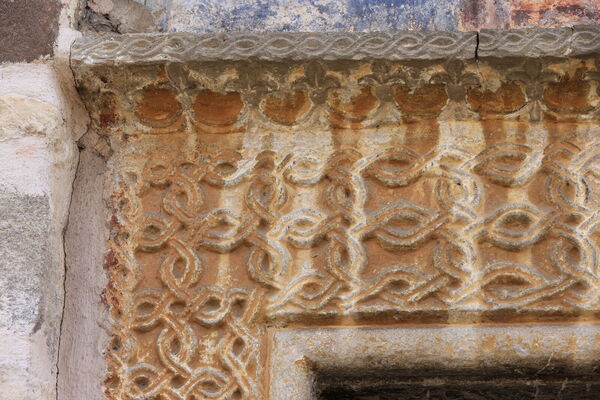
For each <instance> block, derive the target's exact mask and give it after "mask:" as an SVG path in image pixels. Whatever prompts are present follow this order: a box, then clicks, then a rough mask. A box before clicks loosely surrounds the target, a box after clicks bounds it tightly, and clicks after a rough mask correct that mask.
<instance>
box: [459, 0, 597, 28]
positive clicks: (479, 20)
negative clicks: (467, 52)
mask: <svg viewBox="0 0 600 400" xmlns="http://www.w3.org/2000/svg"><path fill="white" fill-rule="evenodd" d="M458 8H459V18H458V21H459V26H458V29H459V30H466V31H470V30H480V29H520V28H558V27H566V26H573V25H578V24H597V23H598V22H600V4H598V2H596V1H594V0H560V1H553V0H503V1H497V0H461V2H460V5H459V7H458Z"/></svg>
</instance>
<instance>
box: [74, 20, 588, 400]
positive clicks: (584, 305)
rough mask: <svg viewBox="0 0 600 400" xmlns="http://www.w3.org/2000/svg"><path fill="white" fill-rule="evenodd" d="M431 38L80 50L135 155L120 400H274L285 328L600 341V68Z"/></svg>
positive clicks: (85, 86)
mask: <svg viewBox="0 0 600 400" xmlns="http://www.w3.org/2000/svg"><path fill="white" fill-rule="evenodd" d="M561 32H562V31H561ZM568 32H570V33H571V34H573V33H572V31H571V30H568ZM507 34H512V33H507ZM553 34H554V33H553ZM407 35H408V34H398V35H387V36H386V35H383V34H376V35H371V36H369V35H338V36H335V35H331V36H330V37H327V36H324V35H279V34H273V35H266V36H260V35H258V36H254V35H251V36H248V37H244V36H241V35H228V36H219V35H214V36H202V37H201V38H202V39H201V40H200V39H199V41H198V42H197V47H194V46H195V45H194V44H193V43H192V42H193V41H190V40H187V39H189V38H190V37H189V36H185V37H184V36H182V37H181V38H180V39H181V40H180V39H177V38H178V37H179V36H176V35H170V36H140V35H134V36H132V37H128V36H124V37H121V38H115V39H85V40H84V41H82V42H80V43H79V44H78V46H79V47H77V48H76V54H75V58H74V60H73V65H74V68H75V74H76V78H77V81H78V85H79V88H80V92H81V94H82V96H83V98H84V99H85V101H86V104H87V106H88V109H89V110H90V112H91V114H92V116H93V119H94V122H93V123H94V126H95V128H96V129H97V130H98V131H99V133H101V135H102V140H103V141H104V143H105V145H104V147H102V146H100V145H99V148H100V150H101V152H103V153H104V154H109V153H110V154H112V155H111V157H110V165H111V175H110V176H109V177H108V178H109V182H110V188H111V193H112V197H111V202H112V209H113V216H112V218H111V221H110V222H111V226H112V228H113V234H112V237H111V242H110V249H111V250H110V252H109V253H108V256H107V262H106V267H107V269H108V272H109V275H110V285H109V287H108V288H107V291H106V293H105V301H106V302H107V303H108V304H109V306H110V310H111V315H112V318H113V319H114V341H113V343H112V344H111V349H110V351H109V353H108V359H109V366H110V369H111V376H110V377H109V378H108V379H107V383H106V385H107V393H108V395H109V397H112V398H115V399H182V400H191V399H204V398H211V399H212V398H214V399H264V398H268V397H267V396H268V394H267V392H268V390H267V388H268V373H267V371H266V369H265V365H266V360H267V357H268V349H269V347H268V343H267V342H268V335H267V330H268V327H270V326H272V327H282V326H288V325H289V324H294V325H300V326H318V325H324V324H328V325H331V324H341V325H354V324H369V323H386V324H387V323H394V322H398V321H410V322H412V323H427V322H438V323H439V322H442V323H466V322H482V321H495V322H511V321H556V320H561V319H562V320H574V319H577V320H593V319H595V318H597V315H598V310H599V306H600V304H599V302H600V271H598V268H599V262H598V257H599V251H600V213H599V212H598V210H599V209H600V140H599V138H600V128H598V124H597V121H598V116H599V111H600V110H599V104H600V97H599V92H598V85H599V82H598V79H597V78H598V68H597V66H598V64H597V62H596V60H595V58H594V55H587V56H581V57H571V58H544V59H532V58H530V57H517V58H514V57H510V58H506V59H503V58H498V59H493V60H492V59H488V60H477V59H475V58H471V59H464V58H465V57H462V56H461V54H462V51H463V50H461V45H460V43H462V42H461V41H465V40H466V41H468V40H471V38H470V37H469V36H464V35H463V36H461V35H458V34H451V35H447V34H439V35H437V36H435V35H433V36H432V35H428V34H423V33H420V34H415V36H414V38H417V39H414V42H410V41H408V39H407V37H408V36H407ZM542 36H543V35H542ZM450 37H452V38H454V39H455V42H454V43H450V42H447V38H450ZM186 38H187V39H186ZM348 38H352V40H353V41H354V42H349V41H348V40H349V39H348ZM382 38H383V39H382ZM432 38H433V39H432ZM178 40H179V41H178ZM186 40H187V41H186ZM313 40H315V41H314V42H312V41H313ZM411 40H413V39H411ZM540 40H541V39H540ZM577 40H579V39H577ZM417 42H418V43H428V44H427V45H426V46H425V47H426V48H425V50H423V51H424V53H418V54H425V56H423V57H421V56H414V57H413V56H411V57H409V58H411V59H410V60H406V59H402V60H399V58H401V57H402V58H404V55H405V53H402V52H406V51H408V50H406V48H407V47H406V46H409V45H410V43H417ZM574 42H576V40H575V39H573V38H571V41H570V42H569V43H571V44H569V45H568V46H572V43H574ZM178 43H179V44H178ZM399 43H405V44H404V45H402V46H401V47H399V48H397V47H396V46H397V45H398V44H399ZM444 43H446V44H444ZM178 46H179V47H178ZM210 46H213V47H211V48H213V49H214V51H213V50H208V49H207V48H208V47H210ZM403 46H404V47H403ZM410 46H412V45H410ZM431 46H438V47H439V46H442V47H444V46H450V47H453V48H454V50H453V51H455V53H448V54H447V55H442V53H440V51H442V50H440V49H437V50H435V51H437V52H438V53H436V54H437V55H439V56H440V57H443V58H447V59H443V60H438V61H435V60H431V58H440V57H437V56H436V57H430V54H429V55H428V54H427V52H428V51H429V49H431V48H432V47H431ZM525 47H526V46H525ZM384 48H394V49H395V50H393V51H392V52H391V53H389V51H388V50H384V51H383V50H381V49H384ZM571 48H572V47H571ZM348 49H349V50H348ZM394 51H396V52H394ZM411 51H412V50H411ZM432 51H433V50H432ZM448 51H450V50H448ZM561 51H563V50H561ZM342 52H345V53H343V54H342ZM453 55H454V56H453ZM138 57H140V58H138ZM143 57H147V59H145V58H143ZM252 57H256V58H252ZM332 58H337V60H333V59H332ZM142 60H147V61H148V62H141V61H142ZM160 60H164V61H160ZM217 60H220V61H217ZM120 61H123V62H124V63H123V64H119V62H120ZM181 61H186V62H181ZM107 149H108V150H107Z"/></svg>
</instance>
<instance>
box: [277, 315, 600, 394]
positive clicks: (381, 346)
mask: <svg viewBox="0 0 600 400" xmlns="http://www.w3.org/2000/svg"><path fill="white" fill-rule="evenodd" d="M599 328H600V327H599V326H598V325H583V326H577V325H570V326H569V325H562V326H560V325H554V326H550V327H539V326H538V327H535V326H511V327H507V326H462V327H456V326H455V327H433V326H430V327H416V326H411V327H394V328H392V327H387V328H381V327H379V328H330V329H327V328H314V329H310V330H309V329H295V330H294V329H293V330H281V331H276V332H274V334H273V336H272V339H271V340H272V351H271V357H270V360H269V362H270V366H271V371H272V372H271V376H270V380H269V383H270V398H272V399H278V400H287V399H289V400H311V399H316V398H317V393H315V391H316V390H317V389H320V388H321V389H322V388H323V387H327V386H337V387H344V388H346V389H347V390H349V389H350V390H349V391H351V388H353V387H360V385H364V384H371V385H375V386H377V385H380V386H381V385H383V387H386V386H387V387H390V386H391V387H394V384H395V383H397V382H396V381H400V382H398V383H404V386H405V387H407V388H408V387H411V386H419V385H422V386H423V387H424V390H423V393H422V395H423V396H425V397H420V396H419V397H416V396H415V393H414V392H412V393H410V394H412V395H413V396H415V397H410V398H427V397H426V396H427V395H428V392H429V395H431V396H433V395H435V394H438V393H439V394H440V395H442V394H443V393H444V389H450V388H451V387H452V382H453V381H454V382H455V384H456V383H463V386H462V387H460V386H459V385H457V386H459V387H458V388H456V389H458V390H456V389H455V391H452V390H451V389H450V393H447V394H448V397H441V398H444V399H445V398H448V399H457V400H458V399H465V398H467V399H468V398H475V399H477V398H483V397H480V396H481V394H479V395H478V393H477V391H476V390H474V391H473V392H470V391H469V389H472V388H473V387H475V388H476V387H477V386H476V384H475V382H477V381H479V383H481V381H482V380H483V379H485V377H487V379H489V380H491V381H494V382H495V383H496V385H498V386H499V387H500V388H502V386H504V385H506V386H508V387H510V386H509V385H511V384H513V385H515V383H518V380H517V382H515V380H514V378H513V381H512V382H511V378H512V377H513V376H514V375H515V371H518V372H517V374H516V375H517V376H520V377H527V376H535V377H536V382H529V383H528V384H527V385H525V386H528V388H529V390H527V391H526V392H525V391H524V392H525V393H521V396H519V395H518V392H516V391H510V392H508V393H506V392H505V393H504V395H505V396H508V397H496V396H497V395H498V388H496V390H493V391H492V392H491V394H492V397H489V398H514V399H534V398H535V394H536V393H538V391H539V390H536V386H538V385H539V386H541V387H543V383H542V382H547V381H552V377H553V375H555V374H557V373H558V374H560V376H561V377H562V378H563V379H562V382H559V384H558V385H557V386H558V389H559V391H560V392H562V393H563V395H564V396H565V398H569V399H584V398H585V399H593V398H594V397H593V396H594V395H595V393H594V392H588V391H586V389H585V387H586V385H588V387H591V386H592V385H593V386H594V387H597V386H598V384H599V383H600V381H599V380H598V377H597V375H596V374H594V372H595V371H594V368H595V364H596V362H597V359H596V358H595V357H596V355H597V354H598V352H599V351H600V349H599V348H598V340H597V339H598V337H599V336H598V332H599ZM565 338H568V339H567V340H565ZM445 374H447V376H445ZM590 375H591V376H590ZM402 378H404V380H405V381H404V382H402ZM578 378H579V379H581V378H583V383H582V382H577V381H578ZM472 381H475V382H472ZM398 383H397V384H398ZM448 383H449V384H448ZM560 383H562V390H560V387H561V385H560ZM573 383H575V384H579V385H581V386H582V388H581V389H582V390H581V391H579V392H578V393H579V395H577V394H573V393H572V391H571V390H569V389H568V388H569V387H572V386H573ZM521 385H523V384H521ZM565 389H566V390H565ZM563 391H564V392H563ZM440 392H441V393H440ZM538 394H539V393H538ZM397 395H399V393H398V394H397ZM546 396H547V398H549V399H555V398H560V397H559V396H557V394H556V392H554V393H548V394H546ZM327 398H329V397H327ZM333 398H335V399H337V398H341V399H356V400H358V399H362V398H365V397H359V396H357V397H352V396H349V397H345V396H344V397H342V396H339V397H332V399H333ZM366 398H368V399H374V400H379V399H380V398H379V397H377V396H375V395H374V394H370V396H368V397H366ZM386 398H388V397H382V398H381V399H386ZM390 398H403V397H390ZM407 398H409V397H407ZM486 398H488V397H486Z"/></svg>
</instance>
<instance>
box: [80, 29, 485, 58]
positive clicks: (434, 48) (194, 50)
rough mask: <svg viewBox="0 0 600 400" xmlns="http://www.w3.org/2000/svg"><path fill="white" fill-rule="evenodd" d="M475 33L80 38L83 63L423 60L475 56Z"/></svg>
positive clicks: (148, 35)
mask: <svg viewBox="0 0 600 400" xmlns="http://www.w3.org/2000/svg"><path fill="white" fill-rule="evenodd" d="M476 45H477V35H476V33H474V32H466V33H465V32H422V31H405V32H396V33H219V34H191V33H170V34H131V35H98V36H87V37H84V38H81V39H78V40H77V41H76V42H75V44H74V45H73V55H72V59H73V61H74V62H80V63H85V64H102V63H111V62H117V63H138V62H161V61H179V62H187V61H214V60H233V61H235V60H245V59H249V58H257V59H261V60H304V59H313V58H318V59H324V60H337V59H345V60H362V59H370V58H380V59H388V60H427V59H442V58H459V59H468V58H473V57H474V56H475V48H476Z"/></svg>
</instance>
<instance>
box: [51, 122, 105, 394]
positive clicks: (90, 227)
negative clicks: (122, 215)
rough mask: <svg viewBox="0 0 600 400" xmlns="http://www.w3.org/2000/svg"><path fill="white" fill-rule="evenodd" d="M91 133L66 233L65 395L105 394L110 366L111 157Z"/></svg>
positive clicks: (62, 374) (60, 383) (60, 385)
mask: <svg viewBox="0 0 600 400" xmlns="http://www.w3.org/2000/svg"><path fill="white" fill-rule="evenodd" d="M95 143H96V140H95V135H94V134H93V132H89V133H88V134H87V135H86V136H84V137H83V138H82V139H81V140H80V146H82V147H83V149H82V150H81V152H80V156H79V164H78V168H77V176H76V178H75V181H74V182H73V197H72V199H71V207H70V209H69V225H68V227H67V231H66V233H65V253H66V254H65V256H66V259H65V262H66V277H65V291H66V293H67V296H66V298H65V308H64V317H63V324H62V332H61V336H62V338H63V341H62V344H61V352H60V353H61V354H60V360H59V370H60V374H59V376H58V388H59V393H60V397H59V398H60V399H68V400H70V399H87V398H93V399H96V398H101V397H102V392H103V389H102V382H103V380H104V377H105V374H106V365H105V361H104V358H103V357H102V351H103V348H104V346H106V343H107V342H108V340H109V338H110V337H109V336H110V326H109V323H108V319H107V315H106V310H105V307H104V305H103V304H102V297H101V295H102V292H103V290H104V289H105V287H106V272H105V271H104V270H103V269H102V265H103V263H104V256H105V252H106V242H107V240H108V226H107V224H106V215H107V214H108V212H107V210H106V203H105V201H104V198H103V196H104V194H105V193H104V181H105V179H106V177H105V172H106V165H105V160H104V159H102V157H101V156H99V155H98V154H97V152H96V151H95V150H94V146H95Z"/></svg>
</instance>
